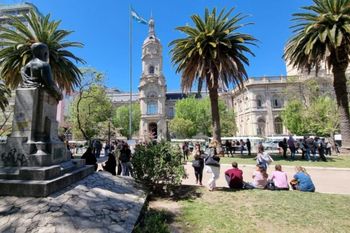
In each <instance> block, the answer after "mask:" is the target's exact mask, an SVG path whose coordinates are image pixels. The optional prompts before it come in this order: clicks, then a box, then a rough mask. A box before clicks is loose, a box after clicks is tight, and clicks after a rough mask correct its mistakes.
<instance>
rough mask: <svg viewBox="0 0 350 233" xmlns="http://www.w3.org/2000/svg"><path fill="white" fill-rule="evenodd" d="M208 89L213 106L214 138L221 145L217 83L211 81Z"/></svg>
mask: <svg viewBox="0 0 350 233" xmlns="http://www.w3.org/2000/svg"><path fill="white" fill-rule="evenodd" d="M210 82H211V81H209V82H207V83H208V84H209V83H210ZM215 83H216V82H215ZM208 89H209V98H210V106H211V124H212V126H213V140H216V141H218V142H219V143H220V146H221V128H220V114H219V101H218V89H217V85H215V84H214V85H213V84H211V83H210V85H208Z"/></svg>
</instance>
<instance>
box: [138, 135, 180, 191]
mask: <svg viewBox="0 0 350 233" xmlns="http://www.w3.org/2000/svg"><path fill="white" fill-rule="evenodd" d="M132 164H133V172H134V177H135V179H136V180H137V181H139V182H141V183H142V184H144V185H145V186H146V187H147V188H148V189H149V190H150V191H152V192H154V193H157V194H162V193H169V192H171V191H172V190H173V189H174V188H175V187H176V186H178V185H180V184H181V180H182V178H183V177H185V175H186V173H185V169H184V166H183V164H182V163H181V151H180V148H178V147H173V146H172V145H171V144H170V143H168V142H161V143H158V144H152V143H150V144H147V145H137V146H136V148H135V153H134V156H133V159H132Z"/></svg>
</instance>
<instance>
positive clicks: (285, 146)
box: [281, 138, 288, 159]
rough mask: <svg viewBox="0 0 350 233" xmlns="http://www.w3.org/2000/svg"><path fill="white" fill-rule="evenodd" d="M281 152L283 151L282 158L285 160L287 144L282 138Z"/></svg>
mask: <svg viewBox="0 0 350 233" xmlns="http://www.w3.org/2000/svg"><path fill="white" fill-rule="evenodd" d="M281 145H282V150H283V158H285V159H286V158H287V149H288V143H287V138H283V141H282V144H281Z"/></svg>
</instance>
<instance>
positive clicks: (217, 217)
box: [175, 188, 350, 233]
mask: <svg viewBox="0 0 350 233" xmlns="http://www.w3.org/2000/svg"><path fill="white" fill-rule="evenodd" d="M195 192H196V195H194V197H193V198H185V199H182V200H180V201H178V203H179V205H180V207H181V211H180V212H181V214H180V215H178V216H176V218H175V225H178V226H182V227H181V228H182V230H183V232H194V233H195V232H198V233H200V232H230V233H232V232H254V233H257V232H269V233H271V232H272V233H273V232H276V233H277V232H278V233H281V232H318V233H321V232H327V233H328V232H349V231H350V196H345V195H330V194H320V193H301V192H297V191H281V192H277V191H265V190H244V191H237V192H233V191H230V190H228V189H221V190H218V191H214V192H209V191H207V190H206V189H205V188H200V189H198V190H197V191H195ZM198 196H200V197H198Z"/></svg>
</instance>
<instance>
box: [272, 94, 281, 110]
mask: <svg viewBox="0 0 350 233" xmlns="http://www.w3.org/2000/svg"><path fill="white" fill-rule="evenodd" d="M272 107H273V108H282V100H281V98H280V97H279V96H276V95H275V96H273V97H272Z"/></svg>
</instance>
